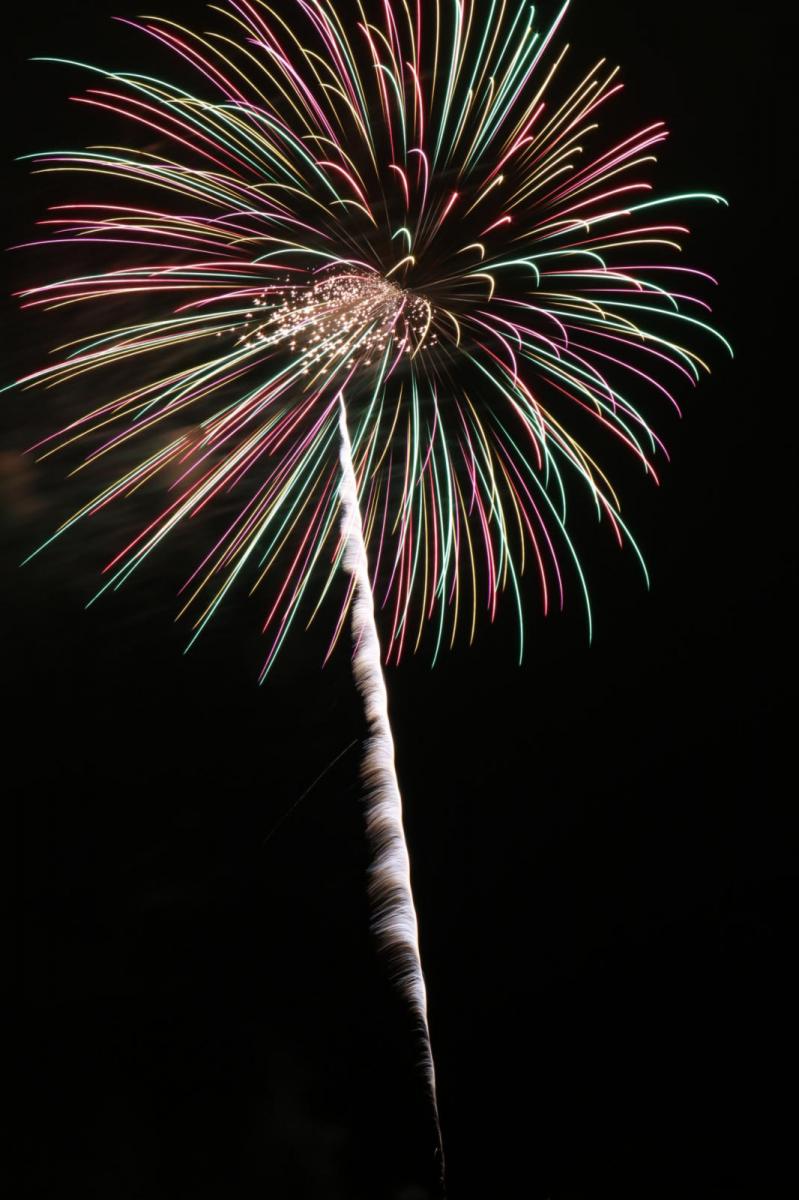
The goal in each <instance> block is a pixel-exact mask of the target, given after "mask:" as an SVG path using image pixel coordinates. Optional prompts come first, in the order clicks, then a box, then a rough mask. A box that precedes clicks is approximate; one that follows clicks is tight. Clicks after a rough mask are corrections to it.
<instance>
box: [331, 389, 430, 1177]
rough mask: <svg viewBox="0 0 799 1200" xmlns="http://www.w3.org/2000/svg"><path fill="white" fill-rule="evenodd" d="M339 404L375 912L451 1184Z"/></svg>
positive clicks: (363, 555)
mask: <svg viewBox="0 0 799 1200" xmlns="http://www.w3.org/2000/svg"><path fill="white" fill-rule="evenodd" d="M339 402H340V412H339V428H340V430H341V475H342V481H341V536H342V539H343V542H344V559H343V566H344V570H345V571H347V572H348V573H349V574H350V575H351V576H352V579H353V582H354V585H355V591H354V596H353V603H352V641H353V645H354V648H355V649H354V655H353V668H352V669H353V674H354V676H355V683H356V686H357V688H358V691H359V692H360V694H361V697H362V699H363V704H364V710H365V712H366V717H367V720H368V722H369V740H368V742H367V743H366V748H365V750H364V755H363V763H362V768H361V775H362V778H363V781H364V784H365V786H366V795H367V802H368V806H369V807H368V812H367V818H366V827H367V831H368V833H369V837H370V840H371V842H372V845H373V846H374V863H373V865H372V867H371V887H370V889H369V890H370V894H371V899H372V903H373V907H374V914H375V915H374V929H375V932H376V933H377V936H378V937H379V939H380V943H381V946H382V948H383V949H384V950H385V952H386V954H387V956H388V959H389V962H390V963H391V965H392V968H393V971H394V976H395V979H396V982H397V983H398V985H399V987H400V988H401V989H402V993H403V995H404V996H405V997H406V999H407V1000H408V1003H409V1005H410V1007H411V1011H412V1013H413V1015H414V1017H415V1019H416V1021H417V1023H418V1026H419V1030H420V1033H421V1037H422V1048H423V1065H424V1072H425V1078H426V1080H427V1085H428V1088H429V1090H430V1098H431V1100H432V1104H433V1116H434V1119H435V1125H436V1136H437V1141H438V1154H439V1162H440V1167H441V1178H442V1181H443V1177H444V1145H443V1140H442V1137H441V1125H440V1121H439V1115H438V1095H437V1092H436V1072H435V1065H434V1062H433V1047H432V1043H431V1041H430V1026H429V1023H428V1018H427V987H426V985H425V981H424V974H423V972H422V958H421V954H420V952H419V925H418V921H417V918H416V908H415V906H414V902H413V890H412V888H411V864H410V859H409V857H408V847H407V844H406V842H405V830H404V827H403V824H402V797H401V795H400V789H399V781H398V779H397V771H396V767H395V765H394V738H393V735H392V732H391V722H390V720H389V716H388V695H387V693H386V683H385V679H384V678H383V669H382V665H381V663H382V656H381V653H380V641H379V637H378V633H377V625H376V623H375V610H374V597H373V595H372V587H371V584H370V582H369V564H368V561H367V558H366V543H365V542H364V539H363V523H362V520H361V510H360V505H359V503H358V487H357V484H356V482H355V470H354V468H353V465H352V443H351V442H350V434H349V429H348V426H347V410H346V406H345V404H344V397H343V396H341V397H340V398H339Z"/></svg>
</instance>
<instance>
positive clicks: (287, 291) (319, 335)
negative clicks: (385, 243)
mask: <svg viewBox="0 0 799 1200" xmlns="http://www.w3.org/2000/svg"><path fill="white" fill-rule="evenodd" d="M255 309H259V310H260V311H259V312H256V311H255ZM247 318H248V319H247V323H246V326H245V332H244V333H243V334H242V335H241V337H240V338H239V341H240V342H243V343H244V344H245V345H249V346H253V347H256V346H258V345H261V346H263V347H264V349H266V348H272V347H276V346H280V345H282V346H284V347H285V348H286V349H288V350H289V351H291V353H292V355H294V356H295V357H299V358H301V359H302V360H303V367H302V373H303V374H305V375H307V374H309V373H310V372H311V370H312V369H314V368H315V369H316V370H317V371H324V372H332V371H335V370H336V369H337V368H339V367H345V368H353V369H355V368H358V367H362V366H366V367H368V366H371V365H372V364H373V363H377V362H381V361H383V360H384V358H385V356H386V354H387V353H388V355H389V361H390V364H391V365H390V368H389V371H390V372H393V371H394V370H395V369H396V367H397V366H398V365H399V363H400V362H401V361H402V359H403V358H404V357H410V358H415V357H416V355H417V354H418V353H419V352H420V351H421V350H423V349H425V348H427V347H432V346H434V345H435V344H436V342H437V341H438V334H437V333H436V331H435V329H434V324H433V319H434V309H433V306H432V304H431V303H430V301H429V300H427V299H425V297H423V296H419V295H416V294H415V293H413V292H410V291H406V290H405V289H404V288H402V287H401V286H400V285H399V284H397V283H395V282H394V281H393V280H391V279H387V278H384V277H383V276H382V275H379V274H377V273H376V272H375V273H371V272H366V271H363V270H360V269H357V270H354V269H351V268H344V269H342V270H338V271H337V272H336V273H335V274H333V275H327V276H326V277H325V278H323V279H319V278H317V279H313V280H312V281H311V282H308V283H302V284H289V283H286V284H284V285H282V286H276V287H270V288H266V289H264V291H263V293H262V294H261V296H260V297H259V298H258V299H256V300H255V301H254V304H253V311H252V312H249V313H247Z"/></svg>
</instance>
